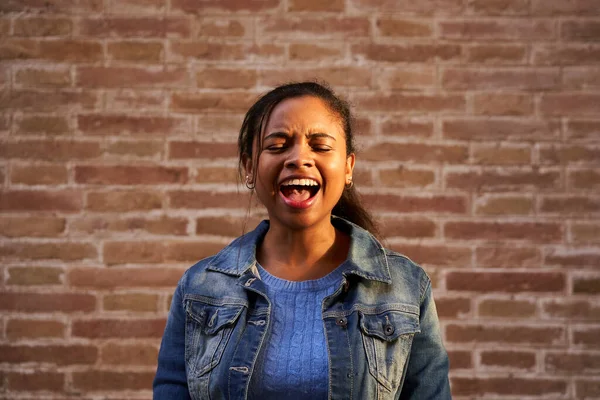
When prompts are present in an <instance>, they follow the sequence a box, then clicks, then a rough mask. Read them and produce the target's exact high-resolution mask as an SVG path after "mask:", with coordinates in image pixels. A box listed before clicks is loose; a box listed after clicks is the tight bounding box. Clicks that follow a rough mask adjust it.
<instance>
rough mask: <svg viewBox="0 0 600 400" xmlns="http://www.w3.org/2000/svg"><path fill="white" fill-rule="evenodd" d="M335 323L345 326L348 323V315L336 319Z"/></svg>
mask: <svg viewBox="0 0 600 400" xmlns="http://www.w3.org/2000/svg"><path fill="white" fill-rule="evenodd" d="M335 324H336V325H337V326H341V327H345V326H346V325H348V320H347V319H346V317H341V318H338V319H336V320H335Z"/></svg>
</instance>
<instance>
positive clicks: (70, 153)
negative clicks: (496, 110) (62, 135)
mask: <svg viewBox="0 0 600 400" xmlns="http://www.w3.org/2000/svg"><path fill="white" fill-rule="evenodd" d="M101 154H102V153H101V149H100V144H99V143H97V142H79V141H74V140H27V141H19V142H6V143H4V145H3V147H2V148H0V156H2V157H5V158H12V159H35V160H45V161H71V160H87V159H93V158H98V157H99V156H100V155H101Z"/></svg>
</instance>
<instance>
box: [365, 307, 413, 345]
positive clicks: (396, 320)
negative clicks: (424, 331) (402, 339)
mask: <svg viewBox="0 0 600 400" xmlns="http://www.w3.org/2000/svg"><path fill="white" fill-rule="evenodd" d="M360 329H361V330H362V331H363V333H365V334H366V335H369V336H376V337H378V338H379V339H382V340H385V341H387V342H392V341H394V340H396V339H398V337H399V336H400V335H404V334H408V333H417V332H420V329H419V317H418V316H417V315H416V314H412V313H407V312H404V311H396V310H389V311H384V312H381V313H379V314H366V313H363V312H361V313H360Z"/></svg>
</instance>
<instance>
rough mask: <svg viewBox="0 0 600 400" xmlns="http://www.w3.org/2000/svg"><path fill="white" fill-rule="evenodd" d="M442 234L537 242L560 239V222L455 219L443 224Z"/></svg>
mask: <svg viewBox="0 0 600 400" xmlns="http://www.w3.org/2000/svg"><path fill="white" fill-rule="evenodd" d="M444 236H445V237H446V238H449V239H463V240H465V239H466V240H528V241H533V242H538V243H548V242H557V241H561V240H562V238H563V232H562V227H561V225H560V224H557V223H552V222H484V221H481V222H477V221H461V222H459V221H457V222H452V221H450V222H447V223H446V224H445V225H444Z"/></svg>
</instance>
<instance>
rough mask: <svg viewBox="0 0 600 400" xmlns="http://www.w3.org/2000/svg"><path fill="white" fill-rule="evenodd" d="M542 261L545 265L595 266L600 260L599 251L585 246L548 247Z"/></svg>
mask: <svg viewBox="0 0 600 400" xmlns="http://www.w3.org/2000/svg"><path fill="white" fill-rule="evenodd" d="M544 261H545V264H546V265H555V266H561V267H585V266H589V267H595V266H597V265H598V262H600V252H599V251H597V250H595V249H586V248H584V249H578V248H550V249H547V251H546V256H545V258H544Z"/></svg>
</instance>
